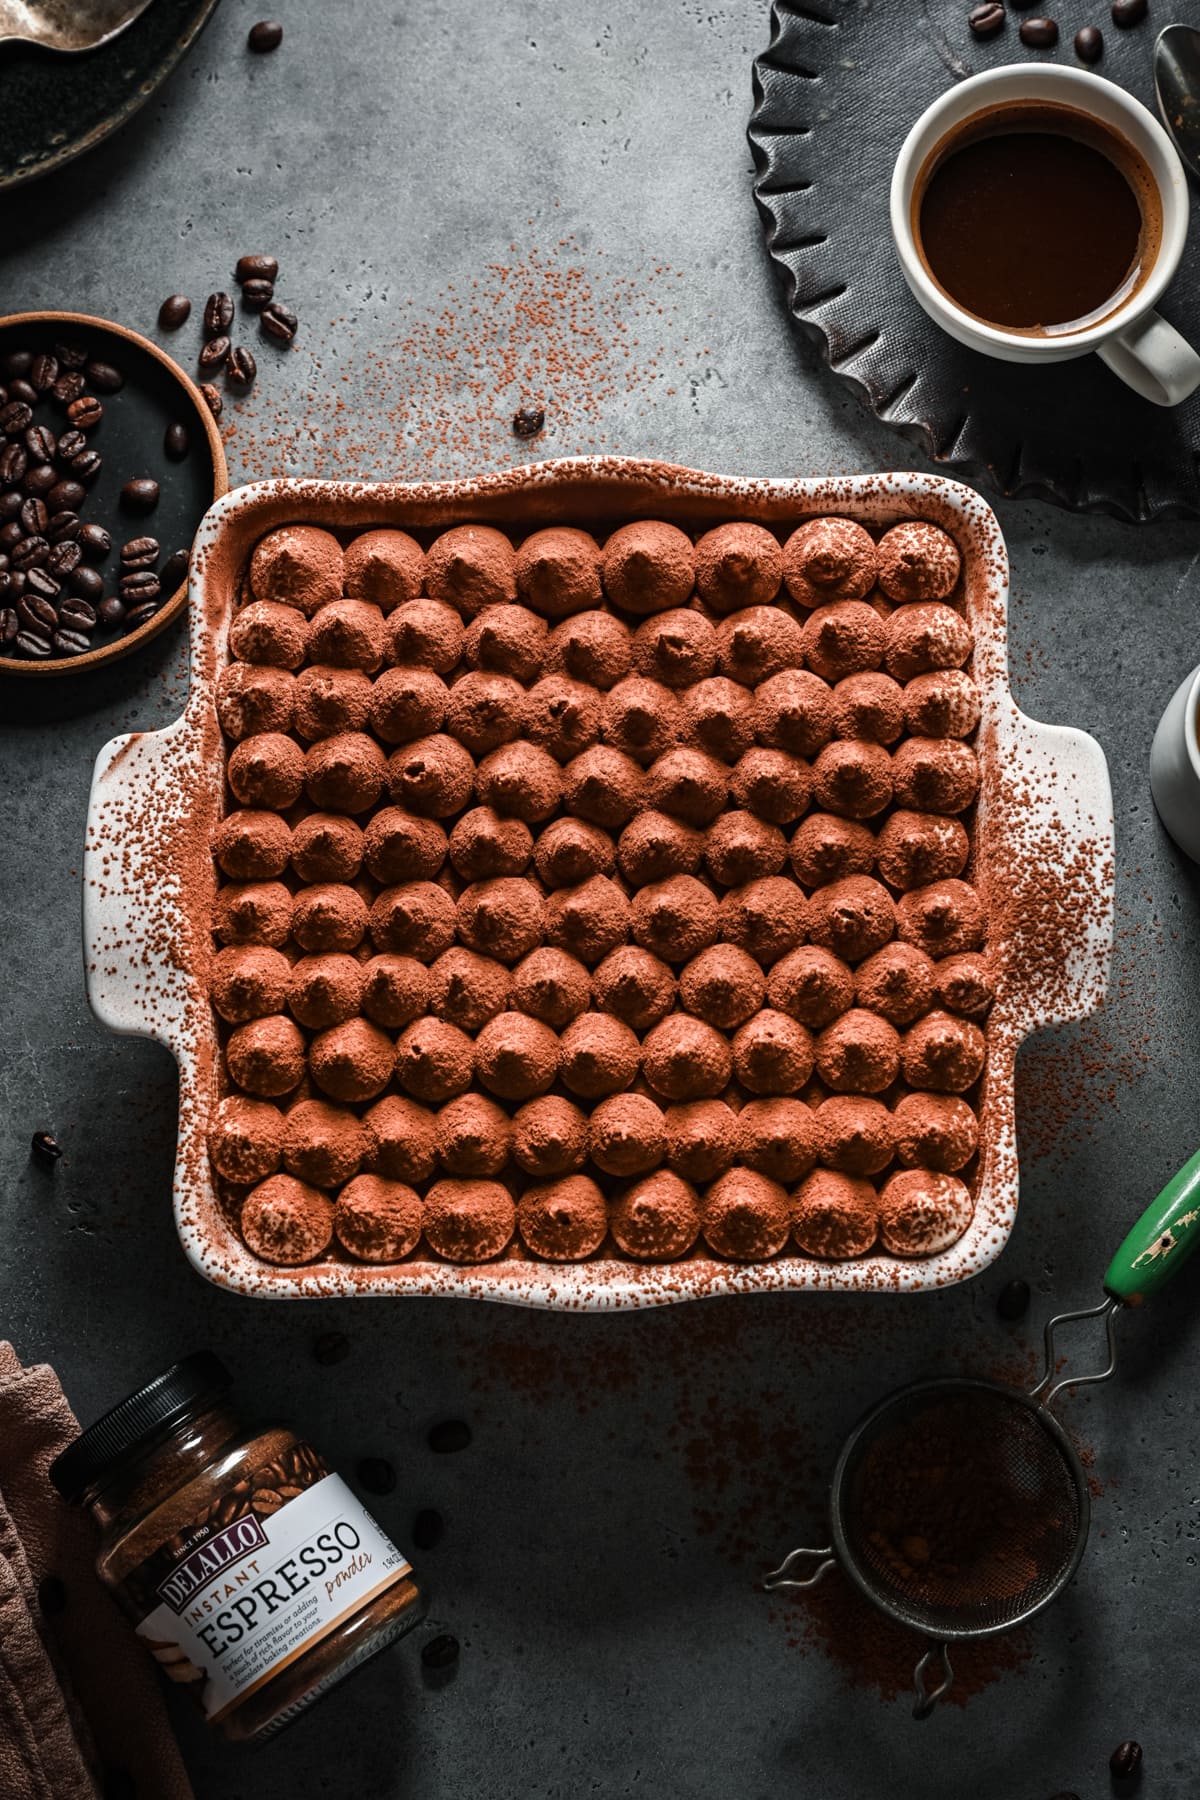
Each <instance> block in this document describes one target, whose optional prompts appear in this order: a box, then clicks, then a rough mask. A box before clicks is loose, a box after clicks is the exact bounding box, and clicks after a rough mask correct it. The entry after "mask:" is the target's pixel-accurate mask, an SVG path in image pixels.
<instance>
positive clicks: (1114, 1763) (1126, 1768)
mask: <svg viewBox="0 0 1200 1800" xmlns="http://www.w3.org/2000/svg"><path fill="white" fill-rule="evenodd" d="M1142 10H1143V11H1145V8H1144V7H1143V9H1142ZM1113 11H1114V13H1115V11H1116V8H1115V7H1114V8H1113ZM1108 1767H1109V1772H1110V1773H1111V1774H1112V1775H1113V1777H1114V1778H1115V1779H1116V1780H1117V1781H1129V1780H1130V1779H1131V1778H1132V1777H1133V1776H1134V1775H1140V1774H1141V1772H1142V1746H1141V1745H1140V1744H1138V1743H1135V1742H1134V1740H1133V1739H1132V1738H1126V1740H1125V1742H1124V1743H1123V1744H1118V1745H1117V1747H1116V1749H1115V1750H1114V1751H1113V1753H1112V1755H1111V1756H1110V1757H1109V1759H1108Z"/></svg>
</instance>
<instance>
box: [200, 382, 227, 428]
mask: <svg viewBox="0 0 1200 1800" xmlns="http://www.w3.org/2000/svg"><path fill="white" fill-rule="evenodd" d="M200 392H201V393H202V394H203V395H204V402H205V405H206V406H207V407H208V410H209V412H210V413H211V414H212V416H213V418H214V419H219V418H220V416H221V409H222V407H223V406H224V405H225V402H224V401H223V400H222V398H221V396H220V393H219V392H218V390H217V389H216V388H215V387H214V386H213V384H212V382H211V381H202V382H201V383H200Z"/></svg>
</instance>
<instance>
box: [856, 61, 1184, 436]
mask: <svg viewBox="0 0 1200 1800" xmlns="http://www.w3.org/2000/svg"><path fill="white" fill-rule="evenodd" d="M1039 102H1043V103H1045V102H1048V103H1050V104H1056V105H1059V106H1069V107H1073V108H1074V109H1075V110H1076V111H1077V112H1081V113H1085V114H1089V115H1090V116H1091V117H1093V118H1095V119H1098V120H1099V121H1100V123H1101V124H1102V125H1107V126H1108V127H1109V129H1110V130H1111V131H1114V132H1116V134H1117V136H1118V137H1121V138H1124V139H1125V141H1126V142H1127V143H1128V144H1129V145H1131V147H1132V148H1133V150H1134V151H1135V152H1136V153H1137V155H1138V156H1139V157H1140V158H1141V159H1142V161H1143V162H1144V163H1145V165H1146V168H1147V169H1148V170H1149V172H1150V176H1151V179H1152V180H1153V181H1154V183H1155V186H1156V187H1157V189H1158V193H1159V198H1160V201H1161V205H1162V235H1161V238H1160V241H1159V246H1158V252H1157V255H1156V256H1155V257H1154V261H1153V264H1152V265H1151V267H1150V269H1149V272H1148V273H1147V275H1146V276H1145V278H1144V279H1143V280H1142V281H1141V283H1140V285H1139V286H1138V287H1137V288H1136V289H1135V290H1134V291H1133V292H1132V293H1131V294H1130V295H1129V296H1128V298H1127V299H1125V300H1122V301H1119V302H1118V303H1117V304H1115V305H1114V307H1113V309H1112V311H1111V312H1108V313H1106V314H1105V316H1104V317H1103V318H1101V319H1099V320H1098V321H1096V322H1095V323H1092V324H1084V325H1082V326H1081V327H1080V328H1079V329H1078V330H1070V329H1067V330H1056V331H1055V332H1054V333H1053V334H1052V335H1049V334H1047V335H1040V334H1039V335H1030V334H1029V333H1023V332H1017V331H1006V330H1005V329H1004V328H1003V326H999V325H989V324H988V323H987V322H986V321H985V320H983V319H979V318H976V317H975V315H974V314H973V313H970V312H967V311H966V310H965V308H963V307H961V306H958V305H957V304H956V303H955V301H954V300H952V299H951V297H950V296H949V294H947V293H946V292H945V291H944V289H943V288H941V287H940V286H939V285H938V283H937V282H936V281H935V280H934V279H933V277H932V275H931V274H930V273H929V270H928V269H927V268H926V266H925V264H924V262H923V261H922V259H921V255H920V252H919V250H918V248H917V243H916V240H915V238H914V235H913V222H912V212H913V195H914V190H915V188H916V185H917V182H918V181H919V180H920V178H921V175H922V172H923V171H925V170H926V167H927V165H928V163H929V159H930V157H931V156H932V155H933V153H934V151H935V150H937V148H938V146H939V145H940V144H941V143H942V142H943V140H944V139H945V138H946V137H947V136H948V134H949V133H951V132H953V131H955V129H956V127H959V126H961V125H964V124H965V123H966V122H967V121H968V120H969V119H973V118H975V117H976V115H977V114H980V113H985V112H990V111H991V110H992V109H993V108H994V107H997V106H1003V105H1013V104H1025V105H1030V104H1032V105H1036V104H1038V103H1039ZM1188 210H1189V195H1188V185H1187V175H1186V174H1185V172H1184V167H1183V164H1182V163H1181V162H1180V160H1179V156H1178V154H1177V152H1176V150H1175V146H1174V145H1173V144H1172V142H1171V140H1170V138H1169V137H1168V136H1167V134H1166V132H1165V131H1164V130H1163V128H1162V126H1161V125H1160V124H1159V122H1158V120H1157V119H1155V118H1154V117H1153V116H1152V115H1151V114H1150V113H1149V112H1147V110H1146V108H1145V107H1144V106H1143V105H1142V103H1141V101H1140V100H1135V99H1134V98H1133V96H1132V95H1131V94H1127V93H1126V92H1125V91H1124V89H1123V88H1119V87H1117V86H1115V85H1114V83H1113V82H1111V81H1105V80H1103V79H1102V78H1101V77H1100V76H1099V75H1090V74H1088V73H1087V72H1086V71H1084V70H1082V69H1062V68H1058V67H1053V66H1046V65H1042V66H1039V65H1038V64H1036V63H1010V64H1007V65H1006V66H1005V67H1003V68H999V69H991V70H988V71H986V72H985V73H984V74H982V75H972V76H970V77H969V78H968V79H967V80H966V81H960V82H959V83H958V85H957V87H952V88H950V89H949V90H948V91H947V92H946V93H944V94H943V95H942V96H941V98H940V99H938V100H935V101H934V103H933V105H932V106H930V107H927V108H926V110H925V111H924V112H923V113H922V114H921V116H920V118H919V119H918V120H917V122H916V124H915V125H914V126H913V128H912V130H911V131H910V132H909V134H908V136H907V137H906V138H905V140H904V144H903V147H902V148H901V151H900V155H899V157H898V158H897V160H896V167H895V169H894V170H893V173H892V188H891V225H892V236H893V238H894V239H895V243H896V250H897V253H898V255H899V257H900V267H901V268H902V269H903V271H904V278H905V280H906V281H907V282H908V285H909V287H910V288H911V289H912V291H913V294H914V295H915V297H916V299H917V300H918V301H919V302H920V304H921V306H922V307H923V308H924V309H925V311H926V312H927V313H928V314H929V317H930V318H931V319H932V320H933V321H934V322H935V324H938V325H940V326H941V328H942V330H943V331H948V332H949V334H950V336H951V337H953V338H957V339H958V341H959V343H960V344H968V345H969V346H970V347H971V349H972V350H980V351H982V352H983V354H984V355H985V356H995V357H998V358H999V359H1000V361H1001V362H1022V363H1045V362H1065V361H1067V360H1069V359H1070V358H1072V357H1076V356H1087V355H1088V354H1089V353H1090V352H1092V351H1095V353H1096V355H1097V356H1099V357H1100V358H1101V359H1102V361H1104V362H1106V363H1107V364H1108V366H1109V368H1110V369H1111V370H1112V371H1113V373H1114V374H1115V375H1119V376H1120V377H1121V380H1122V381H1124V382H1127V383H1128V384H1129V386H1130V387H1131V388H1134V389H1135V390H1136V392H1137V393H1139V394H1141V395H1142V396H1143V398H1144V399H1146V400H1152V401H1153V402H1154V403H1155V405H1157V406H1178V405H1179V402H1180V401H1181V400H1186V399H1187V397H1188V395H1189V394H1191V393H1192V392H1194V390H1195V389H1196V388H1197V387H1200V355H1198V354H1197V352H1196V351H1195V350H1193V348H1192V346H1191V345H1190V344H1189V343H1188V342H1187V341H1186V339H1184V338H1182V337H1180V335H1179V333H1178V332H1177V331H1176V330H1175V328H1174V326H1172V325H1168V324H1167V321H1166V320H1165V319H1164V318H1161V317H1160V315H1159V314H1158V313H1157V312H1155V310H1154V309H1155V306H1156V305H1157V303H1158V301H1159V300H1161V298H1162V296H1163V294H1164V292H1165V291H1166V289H1167V287H1168V285H1169V283H1170V281H1171V279H1172V277H1173V276H1174V274H1175V271H1176V269H1177V268H1178V267H1179V260H1180V258H1181V256H1182V255H1183V246H1184V240H1185V238H1186V237H1187V229H1188ZM978 229H979V230H980V231H986V230H987V229H988V221H987V219H986V218H985V217H981V218H980V220H979V224H978Z"/></svg>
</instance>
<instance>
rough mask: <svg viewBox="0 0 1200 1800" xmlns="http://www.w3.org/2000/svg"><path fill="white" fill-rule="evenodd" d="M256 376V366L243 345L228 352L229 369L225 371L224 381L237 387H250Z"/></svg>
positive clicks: (237, 345) (236, 346) (238, 345)
mask: <svg viewBox="0 0 1200 1800" xmlns="http://www.w3.org/2000/svg"><path fill="white" fill-rule="evenodd" d="M257 374H258V364H257V363H256V362H255V360H254V357H253V355H252V354H251V352H250V351H249V350H247V349H246V347H245V345H244V344H236V345H235V346H234V348H233V349H232V350H231V351H230V352H229V367H228V368H227V369H226V371H225V379H226V380H227V381H229V382H231V383H232V384H234V385H235V386H237V387H245V388H248V387H252V386H253V384H254V377H255V376H256V375H257Z"/></svg>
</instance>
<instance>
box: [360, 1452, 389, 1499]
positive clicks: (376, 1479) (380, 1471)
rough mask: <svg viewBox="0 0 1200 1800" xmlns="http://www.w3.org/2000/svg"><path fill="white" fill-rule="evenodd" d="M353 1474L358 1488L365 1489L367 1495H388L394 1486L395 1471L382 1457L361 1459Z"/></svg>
mask: <svg viewBox="0 0 1200 1800" xmlns="http://www.w3.org/2000/svg"><path fill="white" fill-rule="evenodd" d="M355 1474H356V1475H357V1476H358V1485H359V1487H363V1488H366V1490H367V1492H368V1494H390V1493H391V1492H392V1491H393V1489H394V1488H395V1486H396V1471H395V1469H393V1467H392V1465H391V1463H390V1462H387V1461H386V1460H385V1459H384V1458H383V1457H382V1456H364V1457H362V1459H361V1460H360V1461H359V1463H358V1465H357V1467H356V1469H355Z"/></svg>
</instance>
